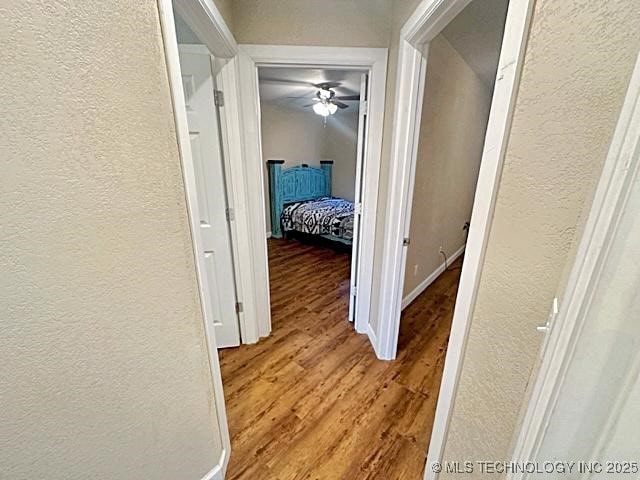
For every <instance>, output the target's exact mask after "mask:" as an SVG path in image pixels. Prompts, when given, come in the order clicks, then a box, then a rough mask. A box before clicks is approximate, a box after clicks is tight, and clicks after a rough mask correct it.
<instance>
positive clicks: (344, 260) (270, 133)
mask: <svg viewBox="0 0 640 480" xmlns="http://www.w3.org/2000/svg"><path fill="white" fill-rule="evenodd" d="M367 76H368V74H367V72H366V71H361V70H347V69H344V70H333V69H318V68H314V69H310V68H300V67H299V68H273V67H259V68H258V85H259V93H260V99H259V101H260V114H261V133H262V149H263V159H264V160H265V167H264V172H263V174H264V178H265V186H264V189H265V220H266V223H267V232H266V235H267V237H268V240H267V242H268V250H269V263H270V272H269V273H270V274H269V280H270V284H271V285H270V286H271V292H270V293H271V308H272V323H273V322H274V321H276V319H277V318H278V317H281V318H282V319H283V320H284V319H285V318H286V316H283V315H279V312H278V310H279V308H280V307H281V306H283V305H282V303H284V302H285V301H291V300H292V299H298V300H299V299H302V298H305V299H307V301H309V302H312V304H314V303H316V302H323V303H327V302H328V301H329V300H322V298H323V297H324V296H325V295H327V296H329V298H334V299H335V300H336V301H337V302H338V303H340V304H342V303H343V301H344V300H346V301H347V303H348V304H349V308H348V309H347V312H346V313H345V314H344V315H342V314H341V313H339V312H338V311H336V312H335V313H336V315H338V316H342V317H344V318H342V320H346V319H347V318H348V319H349V321H351V322H353V321H354V318H355V316H356V315H355V314H356V307H355V305H356V303H357V297H356V294H355V293H356V289H357V284H358V282H357V274H358V270H357V259H358V245H359V241H358V240H359V230H360V229H359V226H360V219H361V215H360V212H361V208H362V188H361V185H362V172H363V168H362V166H363V161H364V158H363V152H364V143H365V131H366V127H367V125H366V101H367V100H366V99H367V94H368V92H367ZM276 257H277V258H278V260H277V261H276V259H275V258H276ZM321 258H322V259H323V260H320V259H321ZM274 269H275V271H274ZM278 270H281V272H280V273H278ZM338 272H343V273H340V274H338ZM333 274H336V275H335V277H334V276H333ZM283 275H285V276H286V275H289V276H292V275H297V279H296V281H295V282H292V281H291V280H292V279H291V278H289V279H288V280H287V281H284V282H283ZM330 279H331V280H330ZM314 284H315V286H312V285H314ZM323 285H324V287H323ZM274 295H275V298H274ZM343 297H344V298H343ZM285 299H287V300H285ZM327 308H331V307H330V306H329V305H328V304H327ZM339 310H340V311H341V310H342V309H339ZM275 327H277V325H274V328H275Z"/></svg>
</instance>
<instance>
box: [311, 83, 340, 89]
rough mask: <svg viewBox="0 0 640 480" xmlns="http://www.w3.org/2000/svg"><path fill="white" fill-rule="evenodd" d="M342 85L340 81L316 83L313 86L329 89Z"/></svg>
mask: <svg viewBox="0 0 640 480" xmlns="http://www.w3.org/2000/svg"><path fill="white" fill-rule="evenodd" d="M340 85H342V84H341V83H340V82H320V83H316V84H314V85H313V86H314V87H316V88H320V89H322V90H329V89H331V88H336V87H339V86H340Z"/></svg>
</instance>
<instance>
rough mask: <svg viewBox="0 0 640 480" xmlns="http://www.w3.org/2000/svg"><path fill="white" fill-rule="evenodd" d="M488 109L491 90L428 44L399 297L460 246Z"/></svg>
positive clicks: (441, 41)
mask: <svg viewBox="0 0 640 480" xmlns="http://www.w3.org/2000/svg"><path fill="white" fill-rule="evenodd" d="M490 106H491V89H490V88H489V87H488V86H487V85H486V84H485V83H484V80H483V79H482V78H480V77H479V76H478V75H477V74H476V73H475V72H474V71H473V70H472V69H471V67H470V66H469V64H468V63H467V62H466V61H465V60H464V59H463V58H462V56H461V55H460V53H459V52H458V51H457V50H456V49H455V48H453V46H452V45H451V44H450V43H449V41H448V40H447V39H446V38H445V37H444V36H443V35H442V34H440V35H438V36H437V37H436V38H435V39H434V40H433V41H432V42H431V43H430V44H429V68H428V69H427V78H426V84H425V92H424V100H423V105H422V120H421V127H420V139H419V144H418V156H417V161H416V177H415V187H414V194H413V201H412V205H413V206H412V210H411V229H410V234H409V236H410V238H411V243H410V245H409V246H408V247H407V268H406V271H405V278H404V295H405V296H406V295H407V294H408V293H410V292H412V291H413V290H414V289H416V287H418V286H420V284H422V283H423V282H424V281H425V280H426V279H427V278H428V277H429V276H430V275H431V274H432V273H433V272H434V271H435V270H436V269H437V268H438V267H439V266H440V265H441V264H442V262H443V257H442V255H441V254H440V252H439V250H440V247H442V248H443V249H444V251H445V253H446V254H447V256H449V257H450V256H451V255H453V253H454V252H456V251H457V250H459V249H460V248H461V247H462V246H463V245H464V243H465V240H466V234H465V231H464V230H463V228H462V227H463V226H464V224H465V222H468V221H469V220H470V219H471V209H472V207H473V197H474V194H475V189H476V182H477V179H478V170H479V169H480V160H481V158H482V147H483V144H484V135H485V132H486V127H487V120H488V118H489V108H490Z"/></svg>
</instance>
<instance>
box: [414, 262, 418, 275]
mask: <svg viewBox="0 0 640 480" xmlns="http://www.w3.org/2000/svg"><path fill="white" fill-rule="evenodd" d="M418 267H419V265H418V264H417V263H416V264H415V265H414V266H413V276H414V277H417V276H418Z"/></svg>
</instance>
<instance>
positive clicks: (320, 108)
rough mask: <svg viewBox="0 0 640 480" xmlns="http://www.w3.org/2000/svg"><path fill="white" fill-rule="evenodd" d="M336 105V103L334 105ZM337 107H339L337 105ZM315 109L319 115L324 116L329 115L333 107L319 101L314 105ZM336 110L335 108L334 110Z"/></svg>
mask: <svg viewBox="0 0 640 480" xmlns="http://www.w3.org/2000/svg"><path fill="white" fill-rule="evenodd" d="M334 107H335V105H334ZM336 108H337V107H336ZM313 111H314V112H316V113H317V114H318V115H321V116H323V117H326V116H328V115H330V114H331V109H330V107H329V106H327V104H325V103H324V102H318V103H316V104H315V105H314V106H313ZM334 112H335V110H334Z"/></svg>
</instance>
